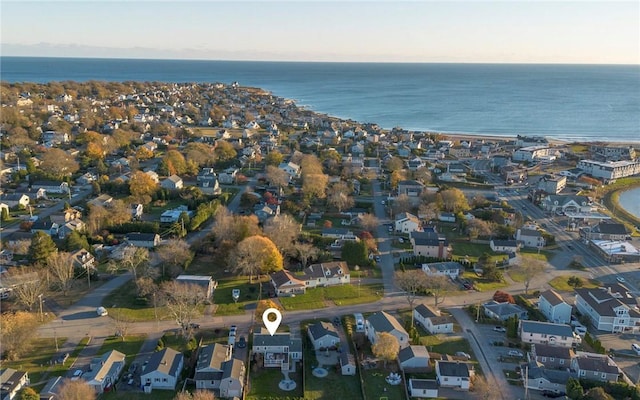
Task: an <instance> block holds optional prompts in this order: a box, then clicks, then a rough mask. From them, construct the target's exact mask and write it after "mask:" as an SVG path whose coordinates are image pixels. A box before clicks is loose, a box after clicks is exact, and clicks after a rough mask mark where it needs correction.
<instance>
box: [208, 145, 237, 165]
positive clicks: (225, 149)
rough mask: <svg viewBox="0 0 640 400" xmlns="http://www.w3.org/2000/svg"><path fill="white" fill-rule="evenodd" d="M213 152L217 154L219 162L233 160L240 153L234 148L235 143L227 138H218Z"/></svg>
mask: <svg viewBox="0 0 640 400" xmlns="http://www.w3.org/2000/svg"><path fill="white" fill-rule="evenodd" d="M213 153H214V154H215V156H216V161H217V162H227V161H229V160H233V159H234V158H236V156H237V155H238V153H237V152H236V149H234V148H233V145H232V144H231V143H229V142H227V141H226V140H218V141H217V142H216V148H215V149H214V150H213Z"/></svg>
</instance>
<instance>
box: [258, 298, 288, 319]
mask: <svg viewBox="0 0 640 400" xmlns="http://www.w3.org/2000/svg"><path fill="white" fill-rule="evenodd" d="M269 308H275V309H276V310H278V311H283V309H282V306H281V305H280V303H276V302H275V301H273V300H271V299H264V300H260V301H259V302H258V304H257V305H256V322H259V323H262V314H264V312H265V311H266V310H268V309H269Z"/></svg>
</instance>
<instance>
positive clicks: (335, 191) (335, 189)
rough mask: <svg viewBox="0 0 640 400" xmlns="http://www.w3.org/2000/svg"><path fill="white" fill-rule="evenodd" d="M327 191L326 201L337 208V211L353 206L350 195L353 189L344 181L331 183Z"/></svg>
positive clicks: (353, 202)
mask: <svg viewBox="0 0 640 400" xmlns="http://www.w3.org/2000/svg"><path fill="white" fill-rule="evenodd" d="M328 192H329V196H328V198H327V203H329V204H330V205H332V206H334V207H335V208H337V209H338V212H342V210H344V209H347V208H350V207H353V205H354V204H355V201H354V200H353V196H350V194H351V193H352V192H353V190H351V188H350V187H349V185H347V184H346V183H345V182H338V183H335V184H333V185H331V187H330V188H329V191H328Z"/></svg>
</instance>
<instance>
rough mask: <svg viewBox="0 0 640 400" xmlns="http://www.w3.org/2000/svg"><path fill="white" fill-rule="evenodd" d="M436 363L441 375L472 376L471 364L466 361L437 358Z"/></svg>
mask: <svg viewBox="0 0 640 400" xmlns="http://www.w3.org/2000/svg"><path fill="white" fill-rule="evenodd" d="M436 364H437V365H438V367H439V369H440V375H441V376H459V377H466V378H468V377H469V376H470V374H469V365H468V364H467V363H465V362H460V361H440V360H437V361H436Z"/></svg>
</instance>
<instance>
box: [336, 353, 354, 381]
mask: <svg viewBox="0 0 640 400" xmlns="http://www.w3.org/2000/svg"><path fill="white" fill-rule="evenodd" d="M340 373H341V374H342V375H355V374H356V358H355V357H354V355H353V354H351V352H349V351H347V350H346V349H344V350H342V351H341V352H340Z"/></svg>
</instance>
